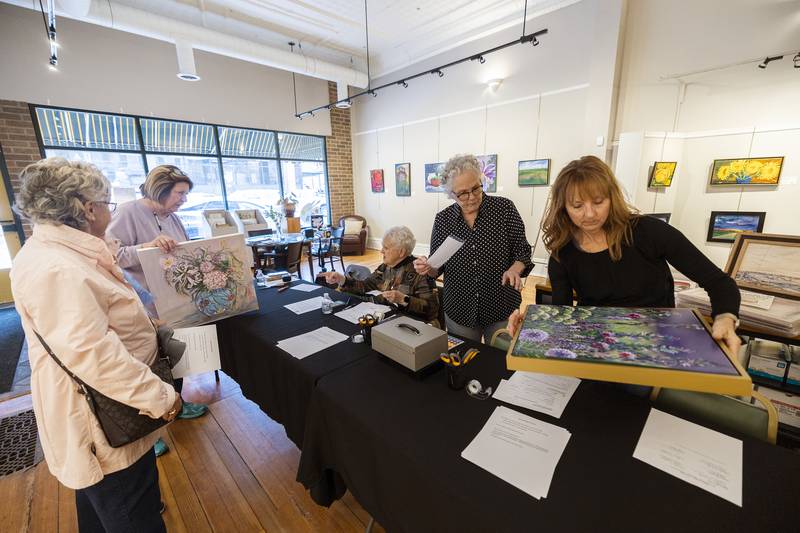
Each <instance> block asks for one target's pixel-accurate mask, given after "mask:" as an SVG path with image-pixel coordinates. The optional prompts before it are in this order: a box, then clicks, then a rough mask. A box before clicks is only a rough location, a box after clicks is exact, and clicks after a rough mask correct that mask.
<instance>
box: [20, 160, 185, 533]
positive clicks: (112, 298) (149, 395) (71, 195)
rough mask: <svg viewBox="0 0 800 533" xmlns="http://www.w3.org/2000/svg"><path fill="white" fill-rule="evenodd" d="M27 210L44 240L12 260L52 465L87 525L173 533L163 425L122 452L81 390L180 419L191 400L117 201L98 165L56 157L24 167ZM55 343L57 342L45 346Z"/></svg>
mask: <svg viewBox="0 0 800 533" xmlns="http://www.w3.org/2000/svg"><path fill="white" fill-rule="evenodd" d="M20 180H21V182H22V186H21V188H20V192H19V194H18V195H17V206H16V209H17V211H18V212H19V213H20V214H22V215H23V216H24V217H25V218H27V219H28V220H31V221H32V222H33V224H34V226H33V236H32V237H31V238H29V239H28V240H27V242H26V243H25V246H23V247H22V250H21V251H20V252H19V254H17V256H16V258H15V259H14V264H13V266H12V268H11V289H12V291H13V293H14V301H15V305H16V307H17V310H18V311H19V315H20V317H21V319H22V327H23V329H24V330H25V336H26V337H27V339H28V356H29V358H30V362H31V397H32V400H33V411H34V413H35V414H36V425H37V426H38V429H39V438H40V439H41V443H42V450H43V451H44V457H45V459H46V460H47V466H48V468H49V469H50V472H51V473H52V474H53V475H54V476H55V477H56V478H57V479H58V480H59V481H60V482H61V483H63V484H64V485H65V486H67V487H70V488H72V489H75V503H76V506H77V512H78V527H79V529H80V530H81V531H103V530H105V531H165V526H164V522H163V520H162V519H161V515H160V513H159V511H160V509H161V503H160V502H161V496H160V492H159V487H158V470H157V469H156V459H155V455H154V454H153V452H152V447H153V443H154V442H155V441H156V438H157V437H158V432H157V431H155V432H153V433H150V434H149V435H146V436H144V437H142V438H140V439H138V440H136V441H134V442H131V443H129V444H125V445H123V446H119V447H115V448H112V447H111V445H110V444H109V442H108V440H107V439H106V436H105V434H104V432H103V430H102V429H101V426H100V424H99V422H98V420H97V418H96V417H95V415H94V414H93V413H92V410H91V408H90V407H89V403H88V402H87V401H86V399H85V398H84V397H83V395H82V394H81V390H80V389H79V388H78V387H77V386H76V384H75V382H74V381H73V380H72V379H70V376H69V375H67V373H66V372H65V370H64V369H62V368H61V367H60V366H59V363H58V362H57V361H56V357H58V359H59V360H60V363H61V364H63V366H64V367H66V369H69V371H70V372H71V373H72V374H74V375H75V376H77V377H78V378H79V379H80V380H81V381H83V382H85V383H87V384H90V386H91V387H92V388H94V389H95V390H96V391H98V392H100V393H102V394H103V395H105V396H107V397H109V398H113V399H114V400H116V401H118V402H121V403H124V404H125V405H128V406H131V407H134V408H136V409H138V410H139V412H140V414H144V415H147V416H149V417H150V418H164V419H165V420H172V419H173V418H175V416H176V415H177V414H178V413H179V412H180V410H181V397H180V395H178V393H177V392H175V389H174V388H173V387H172V385H171V384H169V385H168V384H167V383H164V382H163V381H161V379H160V378H159V377H158V376H157V375H156V374H154V373H153V372H152V371H151V370H150V368H149V366H148V365H150V364H151V363H152V362H153V361H154V360H155V357H156V354H157V350H158V348H157V341H156V330H155V328H154V327H153V325H152V324H151V322H150V319H149V318H148V316H147V313H146V312H145V310H144V307H143V306H142V303H141V302H140V301H139V298H137V297H136V293H135V292H134V291H133V289H132V288H131V286H130V285H129V284H128V283H126V282H125V278H124V276H123V273H122V270H121V269H120V268H119V266H118V265H117V262H116V260H115V258H114V252H113V251H112V250H110V249H109V247H108V245H107V244H106V241H105V239H104V238H105V232H106V227H107V226H108V222H109V220H111V211H113V210H114V207H115V206H116V204H114V203H113V202H111V201H110V200H111V199H110V191H111V185H110V183H109V182H108V180H107V179H106V178H105V176H103V175H102V174H101V173H100V170H98V168H97V167H95V166H94V165H90V164H87V163H81V162H69V161H67V160H65V159H61V158H50V159H44V160H42V161H39V162H38V163H34V164H32V165H29V166H28V167H26V168H25V169H24V170H23V171H22V173H21V174H20ZM41 340H44V342H45V343H47V345H49V347H50V351H51V354H52V357H51V355H50V354H48V349H46V348H45V345H44V344H42V342H41Z"/></svg>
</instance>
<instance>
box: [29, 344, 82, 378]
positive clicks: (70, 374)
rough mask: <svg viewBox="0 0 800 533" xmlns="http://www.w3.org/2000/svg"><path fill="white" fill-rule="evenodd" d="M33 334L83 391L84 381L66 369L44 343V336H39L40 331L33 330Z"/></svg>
mask: <svg viewBox="0 0 800 533" xmlns="http://www.w3.org/2000/svg"><path fill="white" fill-rule="evenodd" d="M33 333H34V334H36V338H37V339H39V342H40V343H42V346H43V347H44V349H45V350H46V351H47V353H49V354H50V357H52V358H53V360H55V362H56V363H58V366H60V367H61V368H62V369H63V370H64V372H66V373H67V375H68V376H69V377H71V378H72V379H73V380H74V381H75V383H77V384H78V385H79V386H80V387H81V389H83V388H84V386H85V383H84V382H83V381H81V379H80V378H79V377H78V376H76V375H75V374H73V373H72V372H70V371H69V369H68V368H67V367H65V366H64V363H62V362H61V361H60V360H59V359H58V357H56V354H54V353H53V350H51V349H50V346H48V345H47V343H46V342H44V339H43V338H42V336H41V335H39V332H38V331H36V330H33Z"/></svg>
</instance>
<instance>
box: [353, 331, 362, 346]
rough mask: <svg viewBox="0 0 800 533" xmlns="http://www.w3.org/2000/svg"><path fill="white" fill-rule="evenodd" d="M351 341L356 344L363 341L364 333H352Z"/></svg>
mask: <svg viewBox="0 0 800 533" xmlns="http://www.w3.org/2000/svg"><path fill="white" fill-rule="evenodd" d="M353 342H354V343H356V344H360V343H362V342H364V335H361V334H360V333H357V334H355V335H353Z"/></svg>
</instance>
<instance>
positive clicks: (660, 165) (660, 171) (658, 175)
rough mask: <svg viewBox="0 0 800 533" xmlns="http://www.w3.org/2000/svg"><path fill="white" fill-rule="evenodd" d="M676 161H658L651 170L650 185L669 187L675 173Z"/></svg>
mask: <svg viewBox="0 0 800 533" xmlns="http://www.w3.org/2000/svg"><path fill="white" fill-rule="evenodd" d="M676 166H678V163H677V162H675V161H656V162H655V163H653V168H652V170H651V171H650V183H648V184H647V186H648V187H669V186H670V185H672V177H673V176H674V175H675V167H676Z"/></svg>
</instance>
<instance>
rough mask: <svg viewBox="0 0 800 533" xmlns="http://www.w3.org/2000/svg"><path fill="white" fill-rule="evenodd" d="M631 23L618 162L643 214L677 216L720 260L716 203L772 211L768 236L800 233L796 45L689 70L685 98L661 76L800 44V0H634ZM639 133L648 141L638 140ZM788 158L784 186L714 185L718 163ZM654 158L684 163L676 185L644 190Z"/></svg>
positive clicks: (722, 247) (722, 248)
mask: <svg viewBox="0 0 800 533" xmlns="http://www.w3.org/2000/svg"><path fill="white" fill-rule="evenodd" d="M723 10H724V12H725V17H724V24H721V23H720V21H721V19H720V16H719V14H720V12H722V11H723ZM626 28H627V29H626V35H625V44H624V47H625V48H624V53H623V54H624V61H623V66H622V78H621V84H620V95H619V113H618V117H617V127H616V130H617V134H618V138H619V140H620V146H619V147H618V150H617V160H616V169H617V173H618V176H619V177H620V178H621V179H623V180H625V181H627V182H632V183H635V184H636V185H635V193H634V203H635V205H636V206H637V207H639V209H641V210H642V212H645V213H653V212H669V213H672V219H671V221H670V223H671V224H672V225H674V226H676V227H677V228H678V229H680V230H681V231H682V232H683V233H684V234H685V235H686V236H687V237H689V238H690V239H691V240H692V242H694V244H695V245H696V246H698V247H699V248H700V249H701V250H702V251H703V252H704V253H705V254H706V255H708V256H709V257H710V258H711V259H712V260H713V261H714V262H715V263H716V264H717V265H719V266H721V267H722V266H724V265H725V261H726V259H727V256H728V253H729V251H730V245H729V244H723V243H711V242H706V234H707V230H708V223H709V216H710V213H711V211H737V210H738V211H765V212H766V213H767V215H766V221H765V225H764V231H765V232H768V233H786V234H794V235H797V234H800V216H798V214H797V209H798V205H800V185H799V184H798V182H799V181H800V98H798V95H800V69H795V68H793V65H792V61H791V60H792V56H793V55H794V53H792V54H790V55H788V56H787V57H785V58H784V59H783V61H780V62H776V63H771V64H770V65H769V67H768V68H767V69H765V70H762V69H758V68H756V66H755V64H752V63H751V64H748V65H740V66H731V67H727V68H723V69H720V70H715V71H713V72H708V73H701V74H694V75H686V76H683V77H682V81H683V82H685V83H686V88H685V93H684V94H683V96H682V97H681V92H680V86H679V82H678V81H677V80H674V79H662V78H665V77H669V76H670V75H672V74H685V73H689V72H693V71H697V70H704V69H709V68H714V67H719V66H725V65H731V64H734V63H738V62H741V61H743V60H747V59H751V58H755V57H762V58H763V57H765V56H766V55H774V54H775V53H778V52H784V51H787V50H792V47H794V49H795V51H797V50H798V49H800V41H798V37H799V36H800V2H796V1H790V2H781V1H776V0H765V1H763V2H751V1H747V0H726V1H724V2H723V1H703V2H698V1H696V0H673V1H671V2H662V1H660V0H638V1H636V2H631V3H630V5H629V10H628V20H627V25H626ZM735 36H741V38H739V37H735ZM753 36H758V37H757V38H754V37H753ZM626 133H628V135H626ZM634 133H639V134H640V136H641V135H643V137H644V140H643V142H641V145H640V146H635V145H636V143H637V140H636V135H631V134H634ZM781 155H782V156H785V157H786V159H785V161H784V167H783V173H782V176H781V181H780V184H779V185H778V186H777V187H763V186H749V187H711V186H709V185H708V182H709V178H710V169H711V165H712V162H713V160H714V159H723V158H732V157H766V156H781ZM654 161H678V166H677V169H676V175H675V178H674V180H673V184H672V186H671V187H669V188H667V189H665V190H659V191H656V190H652V189H650V190H648V189H647V179H648V174H649V168H650V166H651V165H652V164H653V162H654Z"/></svg>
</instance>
